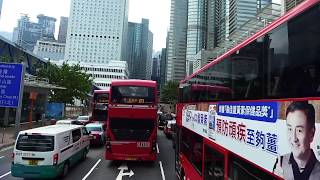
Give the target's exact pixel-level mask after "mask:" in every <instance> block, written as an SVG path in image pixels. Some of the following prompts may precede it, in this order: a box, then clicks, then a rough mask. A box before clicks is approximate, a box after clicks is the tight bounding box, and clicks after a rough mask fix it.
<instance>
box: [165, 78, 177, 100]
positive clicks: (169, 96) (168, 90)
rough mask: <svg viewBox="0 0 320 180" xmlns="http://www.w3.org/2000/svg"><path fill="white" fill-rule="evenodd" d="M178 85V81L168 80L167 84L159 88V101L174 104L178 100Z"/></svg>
mask: <svg viewBox="0 0 320 180" xmlns="http://www.w3.org/2000/svg"><path fill="white" fill-rule="evenodd" d="M178 87H179V82H177V81H168V82H167V84H166V85H165V86H163V87H162V88H161V101H162V102H168V103H170V104H176V103H177V102H178Z"/></svg>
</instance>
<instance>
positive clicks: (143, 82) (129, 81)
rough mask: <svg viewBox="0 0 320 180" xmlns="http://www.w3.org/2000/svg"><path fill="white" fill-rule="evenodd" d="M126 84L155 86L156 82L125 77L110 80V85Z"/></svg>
mask: <svg viewBox="0 0 320 180" xmlns="http://www.w3.org/2000/svg"><path fill="white" fill-rule="evenodd" d="M128 85H134V86H146V87H157V83H156V82H155V81H151V80H141V79H126V80H114V81H111V86H128Z"/></svg>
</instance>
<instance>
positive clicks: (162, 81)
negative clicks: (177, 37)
mask: <svg viewBox="0 0 320 180" xmlns="http://www.w3.org/2000/svg"><path fill="white" fill-rule="evenodd" d="M166 67H167V49H166V48H162V50H161V57H160V87H162V86H163V85H164V84H165V82H166V76H167V75H166V69H167V68H166Z"/></svg>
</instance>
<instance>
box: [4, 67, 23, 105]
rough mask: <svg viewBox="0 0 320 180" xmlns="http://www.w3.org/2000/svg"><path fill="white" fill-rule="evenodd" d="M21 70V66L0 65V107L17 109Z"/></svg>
mask: <svg viewBox="0 0 320 180" xmlns="http://www.w3.org/2000/svg"><path fill="white" fill-rule="evenodd" d="M22 70H23V69H22V64H9V63H0V107H13V108H17V107H18V105H19V95H20V94H19V93H20V84H21V79H22V78H21V76H22Z"/></svg>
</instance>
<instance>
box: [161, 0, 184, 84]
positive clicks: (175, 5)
mask: <svg viewBox="0 0 320 180" xmlns="http://www.w3.org/2000/svg"><path fill="white" fill-rule="evenodd" d="M187 14H188V0H171V12H170V28H169V31H168V37H167V38H168V43H167V58H168V59H167V64H166V82H167V81H170V80H175V81H180V80H182V79H184V77H185V74H186V72H185V71H186V43H187V41H186V40H187Z"/></svg>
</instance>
